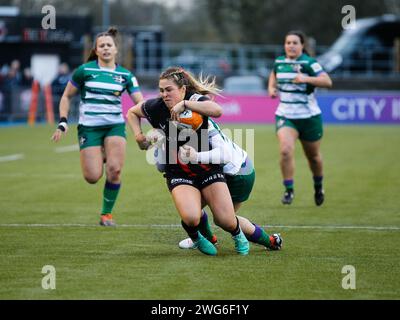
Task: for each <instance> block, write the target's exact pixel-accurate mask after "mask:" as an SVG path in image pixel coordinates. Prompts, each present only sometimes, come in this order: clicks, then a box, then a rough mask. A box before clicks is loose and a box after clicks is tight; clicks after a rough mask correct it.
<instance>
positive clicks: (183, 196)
mask: <svg viewBox="0 0 400 320" xmlns="http://www.w3.org/2000/svg"><path fill="white" fill-rule="evenodd" d="M159 90H160V94H161V97H160V98H156V99H151V100H147V101H145V102H143V103H140V104H137V105H136V106H134V107H132V108H131V109H130V110H129V111H128V116H127V117H128V122H129V125H130V126H131V129H132V131H133V133H134V135H135V139H136V141H137V143H138V145H139V147H140V148H141V149H147V148H148V147H149V145H150V142H149V141H148V140H147V138H146V136H145V135H144V134H143V133H142V130H141V126H140V118H143V117H146V118H147V120H148V121H149V122H150V124H151V126H152V127H153V128H156V129H161V130H162V131H163V132H164V134H165V136H166V138H167V141H168V143H166V160H167V161H166V167H165V171H166V173H165V175H164V176H165V178H166V181H167V185H168V188H169V191H170V192H171V196H172V199H173V201H174V203H175V206H176V208H177V210H178V212H179V215H180V217H181V219H182V226H183V228H184V229H185V231H186V232H187V234H188V235H189V237H190V238H191V239H192V241H193V242H194V243H195V245H196V247H197V248H198V249H199V250H200V251H201V252H202V253H204V254H208V255H216V254H217V249H216V248H215V247H214V245H213V244H212V243H211V242H210V241H209V240H208V239H207V238H205V237H204V236H203V235H202V234H201V233H200V232H199V228H200V220H201V215H202V214H201V209H202V199H204V201H205V202H206V203H207V204H208V206H209V207H210V208H211V211H212V213H213V216H214V221H215V223H216V224H217V225H218V226H220V227H221V228H222V229H224V230H225V231H227V232H230V233H231V235H232V239H233V240H234V243H235V250H236V252H237V253H238V254H241V255H247V254H248V252H249V242H248V240H247V239H246V237H245V235H244V234H243V232H242V230H241V228H240V224H239V221H238V219H237V217H236V215H235V211H234V208H233V204H232V200H231V198H230V194H229V190H228V187H227V185H226V180H225V178H224V175H223V173H222V168H221V167H220V166H219V165H217V164H191V163H187V164H186V163H184V162H182V160H181V159H179V156H178V150H179V149H178V148H179V147H181V146H182V145H184V144H186V143H187V142H190V141H193V140H196V141H197V146H196V147H197V148H198V150H202V149H201V148H202V147H203V145H204V144H202V139H207V141H208V135H207V134H206V135H205V136H204V134H201V132H202V131H203V132H204V131H205V132H206V133H207V129H208V117H206V116H203V123H202V125H201V127H200V128H199V130H197V131H196V132H194V131H193V130H190V131H191V133H192V134H193V135H194V136H193V140H192V139H191V137H188V138H189V139H186V140H184V141H182V140H181V139H179V140H178V139H177V138H178V137H177V136H178V132H177V127H176V125H175V124H174V122H173V121H170V120H171V117H172V118H176V114H175V112H176V109H182V110H184V109H185V107H188V108H190V109H192V110H193V111H196V110H201V109H204V110H206V111H210V114H212V115H219V114H220V113H221V107H220V106H219V105H218V104H217V103H215V102H213V101H211V100H210V99H209V97H207V96H206V95H215V94H217V93H218V90H217V89H216V87H215V82H214V81H213V82H209V81H208V79H205V80H204V81H202V79H200V81H197V79H195V78H194V77H193V76H192V75H191V74H190V73H188V72H187V71H185V70H184V69H183V68H179V67H171V68H168V69H167V70H165V71H164V72H162V74H161V75H160V79H159ZM174 107H175V108H176V109H175V111H173V112H171V109H173V108H174ZM212 110H214V111H212ZM176 113H177V114H179V112H176ZM201 129H205V130H201ZM174 145H175V148H174ZM206 145H207V146H208V143H206Z"/></svg>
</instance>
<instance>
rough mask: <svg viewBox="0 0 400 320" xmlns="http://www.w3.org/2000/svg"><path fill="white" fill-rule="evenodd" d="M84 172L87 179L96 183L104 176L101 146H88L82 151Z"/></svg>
mask: <svg viewBox="0 0 400 320" xmlns="http://www.w3.org/2000/svg"><path fill="white" fill-rule="evenodd" d="M80 161H81V169H82V174H83V177H84V178H85V180H86V181H87V182H88V183H90V184H94V183H96V182H97V181H99V180H100V179H101V177H102V176H103V156H102V152H101V146H94V147H87V148H84V149H81V151H80Z"/></svg>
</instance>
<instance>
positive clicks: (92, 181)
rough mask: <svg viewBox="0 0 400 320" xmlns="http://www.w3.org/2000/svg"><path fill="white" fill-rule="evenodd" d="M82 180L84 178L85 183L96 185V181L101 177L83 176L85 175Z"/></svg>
mask: <svg viewBox="0 0 400 320" xmlns="http://www.w3.org/2000/svg"><path fill="white" fill-rule="evenodd" d="M84 178H85V180H86V182H87V183H90V184H95V183H97V181H99V180H100V178H101V176H98V175H91V174H85V175H84Z"/></svg>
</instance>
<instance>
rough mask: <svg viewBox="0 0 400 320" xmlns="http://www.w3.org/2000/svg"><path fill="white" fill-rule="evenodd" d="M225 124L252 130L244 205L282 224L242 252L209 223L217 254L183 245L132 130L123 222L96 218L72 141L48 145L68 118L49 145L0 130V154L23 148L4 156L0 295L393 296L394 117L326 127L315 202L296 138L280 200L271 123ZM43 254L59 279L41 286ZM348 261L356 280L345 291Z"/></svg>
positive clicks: (34, 131)
mask: <svg viewBox="0 0 400 320" xmlns="http://www.w3.org/2000/svg"><path fill="white" fill-rule="evenodd" d="M224 127H228V126H224ZM230 128H233V127H232V126H230ZM235 128H242V129H251V128H254V129H255V135H254V136H255V142H254V143H255V152H254V162H255V167H256V184H255V187H254V189H253V193H252V196H251V198H250V200H249V201H248V202H246V203H245V204H244V205H243V207H242V208H241V210H240V214H242V215H243V216H246V217H248V218H249V219H251V220H252V221H254V222H256V223H258V224H261V225H264V226H267V231H268V232H270V233H272V232H280V233H281V234H282V236H283V238H284V248H283V250H282V251H279V252H266V251H265V250H263V248H262V247H261V246H256V245H253V244H252V245H251V251H250V254H249V256H246V257H242V256H238V255H237V254H236V253H235V252H234V246H233V241H232V240H231V239H230V235H228V234H227V233H225V232H224V231H222V230H221V229H219V228H215V230H216V233H217V236H218V239H219V247H218V256H217V257H208V256H205V255H202V254H201V253H199V252H198V251H197V250H181V249H179V248H178V242H179V240H181V239H183V238H184V237H186V235H185V233H184V231H183V229H182V228H181V227H179V223H180V219H179V217H178V214H177V212H176V210H175V207H174V205H173V203H172V201H171V198H170V195H169V193H168V191H167V188H166V185H165V182H164V179H163V178H162V175H161V174H159V173H158V172H157V171H156V169H155V168H154V166H151V165H149V164H147V162H146V160H145V158H146V157H145V152H142V151H140V150H139V149H138V148H137V146H136V144H135V142H134V139H133V137H132V134H131V133H130V132H129V133H128V145H127V158H126V163H125V167H124V170H123V184H122V188H121V192H120V195H119V199H118V201H117V204H116V207H115V210H114V211H115V219H116V222H117V223H118V224H119V225H120V226H119V227H117V228H115V229H110V228H103V227H100V226H97V223H98V213H99V211H100V208H101V195H102V189H103V185H104V178H103V179H102V180H101V181H100V182H99V183H98V184H96V185H89V184H87V183H85V182H84V180H83V178H82V176H81V172H80V165H79V154H78V151H73V152H66V153H57V152H55V148H57V147H65V146H69V145H72V144H76V141H77V140H76V128H75V127H71V128H70V131H69V134H68V136H67V137H66V138H65V139H63V140H62V142H61V143H58V144H53V143H52V142H51V141H50V136H51V134H52V132H53V129H54V128H53V127H49V126H37V127H34V128H29V127H11V128H0V157H2V156H6V155H11V154H19V153H23V154H24V158H23V159H22V160H17V161H7V162H0V188H1V190H2V192H1V193H0V212H1V217H2V219H1V223H0V238H1V246H0V256H1V260H0V299H262V300H264V299H399V298H400V272H399V267H398V266H399V265H400V237H399V235H400V229H399V228H400V215H399V212H400V198H399V196H398V192H399V190H400V182H399V181H400V163H399V161H398V159H399V158H400V148H399V145H400V127H398V126H385V127H383V126H363V127H362V126H326V128H325V137H324V139H323V142H322V152H323V156H324V162H325V189H326V202H325V203H324V205H323V206H322V207H316V206H315V205H314V202H313V186H312V178H311V173H310V171H309V169H308V165H307V162H306V160H305V157H304V155H303V153H302V150H301V146H300V144H299V143H297V145H296V146H297V148H296V173H295V192H296V197H295V200H294V202H293V204H292V205H291V206H283V205H282V204H281V203H280V198H281V196H282V193H283V187H282V183H281V176H280V171H279V165H278V147H277V141H276V138H275V134H274V128H273V126H250V125H247V126H235ZM243 139H244V135H243ZM30 224H34V225H35V224H43V225H42V226H37V225H36V226H32V225H30ZM342 226H349V227H351V228H341V227H342ZM369 226H372V227H383V228H382V229H374V228H362V227H369ZM338 227H339V228H338ZM393 227H394V228H393ZM391 228H392V229H391ZM44 265H53V266H54V267H55V268H56V272H57V273H56V290H44V289H42V287H41V281H42V277H43V276H44V274H42V273H41V270H42V267H43V266H44ZM345 265H353V266H354V267H355V269H356V289H355V290H344V289H343V288H342V279H343V277H344V276H345V275H346V274H342V273H341V271H342V267H343V266H345Z"/></svg>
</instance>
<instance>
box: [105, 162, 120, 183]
mask: <svg viewBox="0 0 400 320" xmlns="http://www.w3.org/2000/svg"><path fill="white" fill-rule="evenodd" d="M120 176H121V167H120V166H118V165H109V166H108V167H107V178H108V180H109V181H114V180H118V179H119V177H120Z"/></svg>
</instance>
